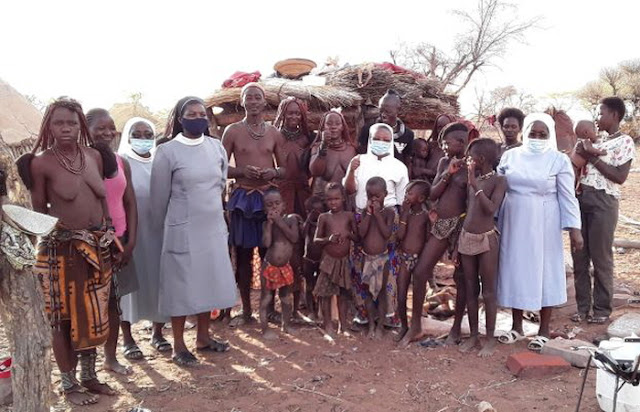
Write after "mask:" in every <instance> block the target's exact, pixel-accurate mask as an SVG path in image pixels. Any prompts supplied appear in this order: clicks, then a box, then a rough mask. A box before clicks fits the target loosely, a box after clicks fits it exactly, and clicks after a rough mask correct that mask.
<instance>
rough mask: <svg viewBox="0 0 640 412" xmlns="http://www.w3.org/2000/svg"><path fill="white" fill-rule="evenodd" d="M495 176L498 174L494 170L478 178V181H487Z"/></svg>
mask: <svg viewBox="0 0 640 412" xmlns="http://www.w3.org/2000/svg"><path fill="white" fill-rule="evenodd" d="M495 174H496V171H495V170H492V171H490V172H489V173H485V174H483V175H482V176H478V180H487V179H489V178H491V176H493V175H495Z"/></svg>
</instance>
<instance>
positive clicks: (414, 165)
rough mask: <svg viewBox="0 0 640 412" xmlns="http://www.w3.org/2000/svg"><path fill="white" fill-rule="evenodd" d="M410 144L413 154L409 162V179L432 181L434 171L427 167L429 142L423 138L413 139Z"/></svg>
mask: <svg viewBox="0 0 640 412" xmlns="http://www.w3.org/2000/svg"><path fill="white" fill-rule="evenodd" d="M412 146H413V148H412V151H413V156H412V157H411V162H410V163H409V179H410V180H417V179H419V180H425V181H427V182H430V181H432V180H433V178H434V177H435V175H436V171H435V170H434V169H429V167H428V157H429V143H427V141H426V140H424V139H415V140H414V141H413V143H412Z"/></svg>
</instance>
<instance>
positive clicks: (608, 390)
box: [596, 338, 640, 412]
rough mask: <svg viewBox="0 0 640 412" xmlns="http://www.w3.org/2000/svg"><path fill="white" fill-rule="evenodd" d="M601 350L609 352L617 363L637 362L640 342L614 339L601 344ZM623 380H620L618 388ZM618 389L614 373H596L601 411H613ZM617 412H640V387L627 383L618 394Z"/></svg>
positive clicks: (600, 370)
mask: <svg viewBox="0 0 640 412" xmlns="http://www.w3.org/2000/svg"><path fill="white" fill-rule="evenodd" d="M599 349H600V350H607V351H608V352H609V354H610V355H611V357H612V358H613V359H615V360H617V361H631V362H633V361H635V359H636V357H637V356H638V355H640V342H624V340H623V339H620V338H613V339H611V340H608V341H602V342H600V346H599ZM621 383H622V380H618V386H619V385H620V384H621ZM615 387H616V377H615V375H613V374H612V373H609V372H607V371H605V370H602V369H598V370H597V372H596V397H597V398H598V405H600V409H602V410H603V411H605V412H612V411H613V396H614V391H615ZM616 412H640V385H639V386H632V385H630V384H628V383H626V384H625V385H624V386H623V387H622V389H621V390H620V392H618V399H617V409H616Z"/></svg>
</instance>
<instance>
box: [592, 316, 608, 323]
mask: <svg viewBox="0 0 640 412" xmlns="http://www.w3.org/2000/svg"><path fill="white" fill-rule="evenodd" d="M608 321H609V316H589V317H588V318H587V323H593V324H596V325H602V324H604V323H607V322H608Z"/></svg>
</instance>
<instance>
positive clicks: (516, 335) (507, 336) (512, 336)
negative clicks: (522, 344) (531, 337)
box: [498, 330, 525, 345]
mask: <svg viewBox="0 0 640 412" xmlns="http://www.w3.org/2000/svg"><path fill="white" fill-rule="evenodd" d="M524 338H525V336H524V335H522V334H521V333H520V332H518V331H517V330H510V331H509V332H505V333H503V334H502V335H500V336H498V342H500V343H504V344H505V345H511V344H514V343H516V342H518V341H521V340H523V339H524Z"/></svg>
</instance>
